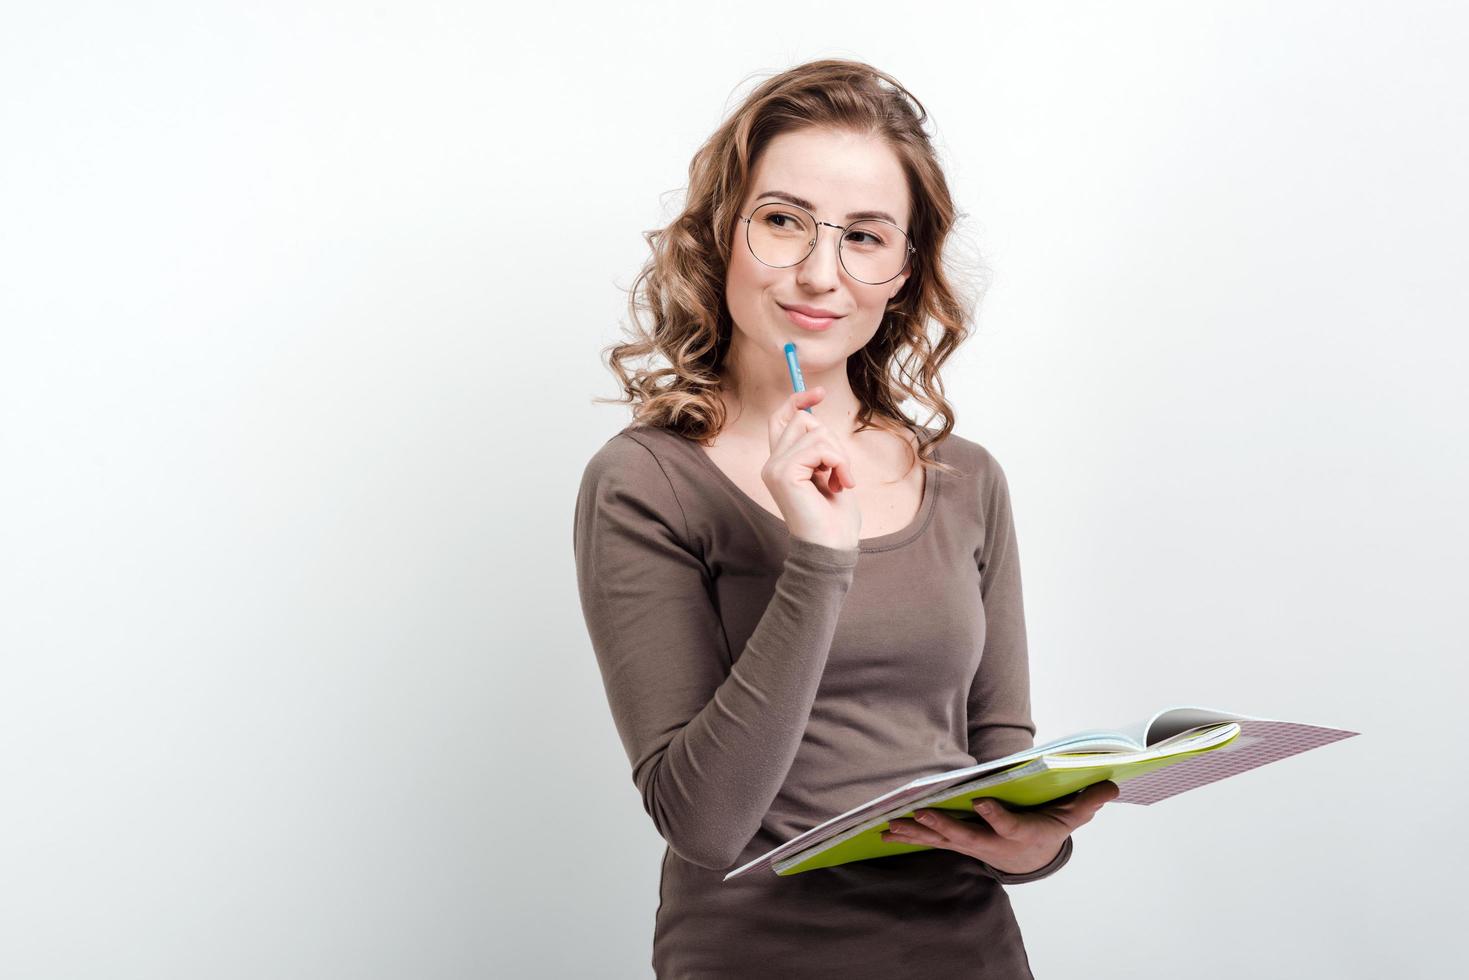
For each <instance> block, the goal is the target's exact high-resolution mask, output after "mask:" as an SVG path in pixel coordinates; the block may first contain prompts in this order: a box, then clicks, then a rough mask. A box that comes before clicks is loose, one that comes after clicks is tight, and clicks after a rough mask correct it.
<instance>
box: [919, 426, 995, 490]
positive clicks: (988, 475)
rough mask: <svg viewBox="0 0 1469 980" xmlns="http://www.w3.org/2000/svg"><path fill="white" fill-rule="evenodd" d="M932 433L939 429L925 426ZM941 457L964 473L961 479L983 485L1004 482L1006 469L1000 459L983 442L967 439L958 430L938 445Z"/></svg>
mask: <svg viewBox="0 0 1469 980" xmlns="http://www.w3.org/2000/svg"><path fill="white" fill-rule="evenodd" d="M924 428H925V429H927V431H928V432H929V433H930V434H936V432H937V430H935V429H933V428H931V427H928V426H924ZM938 452H939V458H940V459H941V460H942V461H943V462H945V463H947V464H949V465H950V466H952V467H954V468H955V469H956V470H958V471H959V472H960V474H962V476H961V479H964V480H973V481H975V482H977V483H979V484H981V485H990V484H994V483H996V482H1000V483H1003V482H1004V479H1005V470H1004V468H1003V467H1002V466H1001V465H1000V461H999V460H998V459H996V458H995V456H994V454H993V453H991V452H990V451H989V449H988V448H986V447H985V446H984V445H983V444H982V443H979V442H976V441H974V440H972V439H967V438H965V437H964V436H961V435H959V433H957V432H950V433H949V434H948V435H947V436H945V437H944V441H943V442H942V443H940V444H939V447H938Z"/></svg>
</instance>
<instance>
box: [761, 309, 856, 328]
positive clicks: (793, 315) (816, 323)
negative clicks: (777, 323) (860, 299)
mask: <svg viewBox="0 0 1469 980" xmlns="http://www.w3.org/2000/svg"><path fill="white" fill-rule="evenodd" d="M776 305H778V306H779V305H780V304H776ZM780 308H781V310H782V311H784V313H785V315H786V318H787V319H789V320H790V321H791V322H792V323H794V324H795V325H796V326H798V327H803V328H805V329H807V330H825V329H826V328H828V327H830V326H831V325H832V324H833V323H836V322H837V321H838V320H840V319H841V317H837V316H810V315H808V314H805V313H798V312H797V311H795V310H793V309H791V308H790V307H787V306H781V307H780Z"/></svg>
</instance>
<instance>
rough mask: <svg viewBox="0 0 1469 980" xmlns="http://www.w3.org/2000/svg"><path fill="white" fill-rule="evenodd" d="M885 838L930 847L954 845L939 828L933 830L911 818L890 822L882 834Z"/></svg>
mask: <svg viewBox="0 0 1469 980" xmlns="http://www.w3.org/2000/svg"><path fill="white" fill-rule="evenodd" d="M880 836H881V837H882V839H883V840H888V841H899V842H901V843H905V844H927V845H929V846H930V847H953V846H954V845H953V842H952V841H951V840H950V839H949V838H948V837H946V836H945V835H943V834H941V833H939V832H938V831H937V830H931V829H930V828H928V827H925V826H923V825H922V824H920V823H917V822H915V821H913V820H909V819H903V818H900V819H897V820H893V821H891V822H889V824H888V829H887V830H886V831H884V832H883V833H882V834H881V835H880Z"/></svg>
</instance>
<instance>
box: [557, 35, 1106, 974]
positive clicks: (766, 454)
mask: <svg viewBox="0 0 1469 980" xmlns="http://www.w3.org/2000/svg"><path fill="white" fill-rule="evenodd" d="M925 119H926V114H925V112H924V110H923V107H922V106H921V104H919V103H918V102H917V100H916V99H913V97H912V96H911V95H909V94H908V93H907V92H906V91H905V90H904V89H902V87H901V86H899V85H898V83H897V82H896V81H894V80H893V79H892V78H891V77H889V76H887V75H885V74H883V73H881V72H878V71H876V70H875V69H872V68H870V67H869V66H866V65H863V64H860V63H855V62H848V61H818V62H813V63H809V64H806V65H802V66H799V67H797V68H794V69H792V70H790V71H787V72H784V73H782V74H780V75H777V76H775V77H773V78H770V79H769V80H767V81H766V82H764V83H763V84H762V85H760V86H759V87H758V88H757V89H756V90H755V91H754V92H753V93H752V94H751V95H750V96H749V98H748V99H747V100H746V101H745V102H744V104H743V105H742V106H740V107H739V109H737V110H736V111H735V112H734V113H733V115H732V116H731V117H730V118H729V119H728V120H726V121H725V123H724V124H723V125H722V126H721V127H720V129H719V130H718V131H717V132H716V133H715V134H714V136H713V137H712V138H711V139H710V140H709V141H708V142H707V143H706V144H705V146H704V147H702V148H701V149H700V150H699V152H698V154H697V155H696V156H695V158H694V160H693V163H692V165H691V166H690V185H689V190H688V201H687V205H686V208H685V210H684V212H683V214H681V215H680V216H679V217H678V218H677V219H676V220H675V221H674V222H673V223H672V224H671V225H670V226H669V227H668V228H666V229H664V230H663V231H662V232H660V233H653V234H650V235H649V241H650V243H651V244H652V245H653V248H654V254H653V256H652V258H651V259H650V261H649V263H648V266H647V267H646V268H645V269H644V270H643V274H642V275H640V276H639V278H638V282H637V283H635V285H634V289H633V316H634V322H635V323H637V321H638V314H639V312H640V311H646V312H650V313H651V315H652V318H653V326H652V329H651V330H650V331H646V332H644V334H643V336H642V337H641V338H640V339H637V340H636V341H635V342H633V343H630V344H625V345H619V346H616V347H614V348H613V349H612V351H611V357H610V363H611V365H612V367H613V369H614V370H615V371H616V372H617V374H618V375H619V377H620V378H621V381H622V384H623V388H624V390H625V394H626V400H628V401H631V402H633V403H634V405H635V421H634V423H633V424H632V425H629V426H628V427H627V428H625V429H624V430H623V431H622V432H619V433H618V434H617V435H615V436H614V437H612V438H611V439H610V440H608V441H607V443H606V444H605V445H603V446H602V448H601V449H600V450H599V451H598V452H597V453H596V454H595V456H594V457H593V458H592V460H591V461H590V462H589V463H588V464H587V467H586V470H585V473H584V476H583V480H582V484H581V488H580V491H579V495H578V498H577V504H576V516H575V549H576V561H577V576H578V585H579V588H580V592H581V599H582V607H583V610H584V612H585V614H586V620H587V627H588V631H589V633H590V636H591V640H592V645H593V648H594V650H595V652H596V655H597V659H598V663H599V667H600V669H601V672H602V677H603V680H604V682H605V686H606V690H607V695H608V700H609V703H610V706H611V709H612V715H613V719H614V721H615V723H616V726H617V730H618V733H619V735H620V737H621V739H622V742H623V746H624V748H625V749H626V751H627V754H628V758H629V760H630V761H631V763H632V767H633V780H634V782H635V784H636V785H637V787H638V789H639V791H640V792H641V794H642V797H643V804H644V807H645V809H646V810H647V811H648V814H649V815H650V816H651V817H652V819H653V822H654V825H655V826H656V827H657V829H658V832H659V833H660V834H661V835H662V836H663V838H664V839H665V840H666V841H667V843H668V848H667V850H666V851H665V853H664V860H663V868H662V881H661V885H660V904H659V908H658V914H657V922H656V926H655V930H654V943H653V965H654V968H655V970H656V971H657V974H658V976H660V977H700V978H705V977H761V976H781V977H808V976H858V977H861V976H894V975H903V974H907V973H910V972H913V971H914V970H916V969H922V968H943V967H947V968H952V969H954V970H956V971H958V975H962V976H986V977H991V976H992V977H1006V978H1011V977H1026V976H1030V969H1029V965H1028V961H1027V957H1026V954H1025V949H1024V945H1023V942H1022V939H1021V934H1020V930H1019V928H1018V926H1017V925H1016V922H1015V918H1014V915H1013V913H1012V911H1011V907H1010V904H1009V901H1008V898H1007V897H1006V895H1005V892H1004V890H1003V888H1002V887H1001V885H1002V884H1004V883H1019V882H1025V881H1032V880H1035V879H1038V878H1042V877H1046V876H1048V875H1050V874H1053V873H1054V872H1055V871H1056V870H1058V869H1059V868H1060V867H1061V866H1062V865H1063V864H1065V863H1066V861H1067V860H1068V859H1069V857H1070V855H1071V838H1070V836H1069V835H1070V832H1071V831H1072V830H1073V829H1075V828H1076V827H1078V826H1080V825H1081V824H1083V823H1085V822H1086V821H1087V820H1089V819H1090V818H1091V817H1092V815H1093V814H1094V813H1095V812H1096V810H1097V809H1098V808H1099V807H1100V806H1101V805H1102V804H1103V803H1105V802H1106V801H1107V800H1109V799H1111V798H1113V797H1114V796H1115V795H1116V792H1117V788H1116V786H1115V785H1114V784H1112V783H1102V784H1099V785H1097V786H1093V787H1091V788H1089V789H1088V790H1086V791H1085V792H1083V793H1081V794H1080V795H1078V796H1075V797H1072V798H1071V799H1069V800H1068V801H1067V802H1065V803H1058V804H1053V805H1051V806H1048V807H1045V808H1042V809H1039V810H1032V811H1026V812H1018V811H1010V810H1008V809H1006V808H1004V807H1003V806H1000V807H999V808H998V809H995V810H992V811H990V810H981V812H980V814H979V815H980V817H981V818H982V822H978V823H972V822H969V821H961V820H958V819H955V818H953V817H950V816H946V815H944V814H932V815H926V816H925V819H924V820H923V821H921V822H920V821H917V820H898V821H895V822H894V825H893V829H892V831H891V832H890V834H889V835H888V836H889V839H892V840H903V841H911V842H918V843H924V844H929V845H932V847H931V849H929V850H922V851H918V852H914V853H908V854H902V855H897V856H892V857H887V858H882V859H877V860H869V861H859V862H853V863H850V864H845V865H840V866H838V867H834V868H826V869H821V870H818V871H811V872H806V873H803V874H799V875H793V876H789V877H777V876H775V875H773V874H759V875H745V876H741V877H739V878H736V879H733V880H731V881H729V882H725V881H723V877H724V875H725V873H726V872H727V871H728V870H729V869H731V868H733V867H736V866H738V865H741V864H743V863H745V862H747V861H749V860H751V859H753V858H755V857H757V856H758V855H760V854H761V853H763V852H765V851H767V850H769V849H770V848H772V847H775V846H776V845H778V844H780V843H782V842H784V841H785V840H787V839H789V838H790V837H792V836H795V835H796V834H798V833H800V832H802V831H804V830H807V829H809V828H810V827H813V826H815V825H816V824H818V823H821V822H824V821H825V820H827V819H829V818H830V817H832V816H835V815H837V814H839V813H842V812H844V811H846V810H848V809H850V808H852V807H853V806H855V805H857V804H859V803H862V802H865V801H866V800H868V799H870V798H871V797H873V796H876V795H877V794H878V793H880V792H882V791H885V790H888V789H892V788H893V787H895V786H898V785H901V784H902V783H905V782H907V781H909V780H910V779H913V778H915V777H917V776H921V775H927V774H931V773H936V772H941V771H944V770H948V769H955V768H959V767H961V766H968V765H972V764H974V763H975V762H976V761H979V760H986V759H993V758H997V757H1000V756H1004V755H1008V754H1010V753H1012V752H1015V751H1018V750H1021V749H1024V748H1027V747H1029V746H1030V745H1032V744H1033V738H1034V735H1035V728H1034V725H1033V723H1032V719H1031V714H1030V699H1029V690H1030V686H1029V676H1028V661H1027V653H1026V644H1025V624H1024V615H1023V611H1022V605H1021V593H1020V568H1019V564H1018V558H1017V553H1016V544H1015V532H1014V526H1013V522H1012V520H1011V513H1010V500H1009V493H1008V487H1007V484H1006V481H1005V475H1004V473H1003V471H1002V470H1001V469H1000V466H999V465H998V464H997V463H996V462H995V460H994V458H993V457H992V456H990V454H989V453H988V452H987V451H986V450H985V449H983V448H982V447H981V446H980V445H978V444H977V443H974V442H970V441H968V440H965V439H963V438H962V437H960V436H957V435H954V434H953V433H952V431H951V430H952V428H953V422H952V419H951V418H950V417H949V414H950V413H949V411H948V408H949V406H948V404H947V402H946V401H945V400H944V399H943V396H942V391H941V386H940V385H939V383H938V368H939V366H940V365H941V364H942V363H943V362H944V360H945V359H947V357H948V356H949V354H950V353H952V351H953V350H954V349H955V347H957V345H958V344H959V343H960V342H961V341H962V340H963V339H964V337H965V336H966V332H967V328H966V325H965V323H964V310H963V307H962V306H961V304H960V303H959V302H958V301H957V299H956V298H955V295H954V293H953V292H952V290H951V287H950V285H949V281H948V279H947V278H946V275H945V270H944V267H943V264H942V261H941V253H942V250H943V246H944V242H945V238H946V236H947V235H948V234H949V232H950V229H951V227H952V225H953V222H954V216H955V211H954V205H953V201H952V199H951V198H950V196H949V192H948V188H947V185H946V182H945V180H944V177H943V174H942V171H941V169H940V167H939V164H938V162H937V160H936V158H935V155H934V152H933V149H932V147H931V145H930V142H929V139H928V137H927V136H926V134H925V133H924V131H923V126H922V124H923V122H924V120H925ZM639 287H641V304H640V299H639V293H640V289H639ZM930 322H932V323H933V324H934V325H936V327H937V332H938V335H939V336H938V341H937V342H936V343H931V342H930V340H929V338H928V329H929V324H930ZM787 342H791V343H794V344H795V345H796V347H797V350H798V352H799V356H800V361H801V365H802V369H803V372H804V375H805V377H806V379H807V381H808V383H809V384H810V389H809V390H808V391H806V392H804V393H800V394H790V381H789V376H788V374H787V369H786V366H785V359H784V356H783V354H782V348H783V346H784V345H785V344H786V343H787ZM653 354H656V355H659V356H662V357H664V358H666V359H667V360H668V362H669V365H670V366H668V367H666V368H662V369H659V370H641V371H640V370H633V371H631V372H630V371H629V370H628V369H627V368H626V367H625V366H624V362H625V361H627V360H630V359H631V358H635V357H641V356H646V355H653ZM909 397H911V398H914V399H915V400H917V401H919V402H921V403H923V404H925V405H927V406H928V407H929V408H930V409H932V410H934V413H935V414H936V415H938V416H941V417H943V419H944V422H945V424H944V426H943V428H942V429H937V430H936V429H933V428H929V427H920V426H918V425H916V424H914V423H912V422H911V421H909V420H908V419H907V418H906V417H905V415H904V413H903V412H902V410H901V408H900V404H901V402H902V401H903V400H904V399H905V398H909ZM807 408H810V409H812V411H810V412H807V411H803V409H807ZM859 534H860V535H861V536H859Z"/></svg>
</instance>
